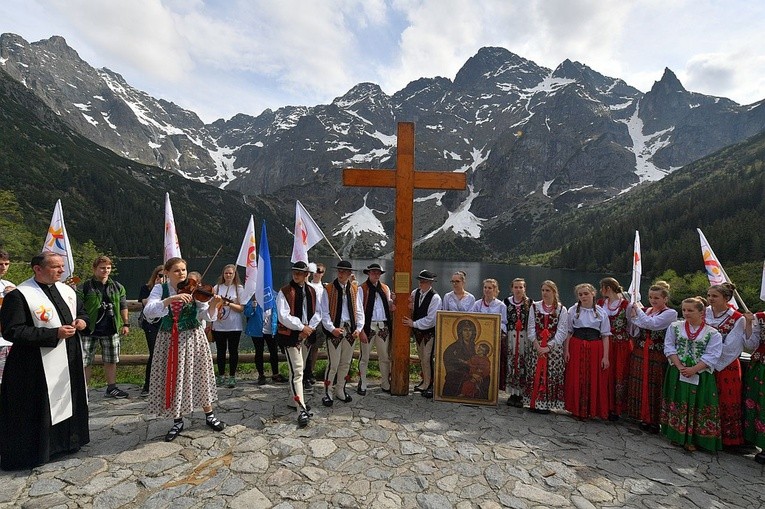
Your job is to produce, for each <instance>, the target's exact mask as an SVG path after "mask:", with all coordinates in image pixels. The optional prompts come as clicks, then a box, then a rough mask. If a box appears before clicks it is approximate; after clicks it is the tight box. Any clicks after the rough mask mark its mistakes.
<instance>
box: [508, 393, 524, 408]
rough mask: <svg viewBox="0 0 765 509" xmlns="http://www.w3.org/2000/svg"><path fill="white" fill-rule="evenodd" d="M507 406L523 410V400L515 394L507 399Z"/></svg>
mask: <svg viewBox="0 0 765 509" xmlns="http://www.w3.org/2000/svg"><path fill="white" fill-rule="evenodd" d="M507 406H511V407H515V408H523V398H521V397H520V396H518V395H517V394H514V395H513V396H510V397H509V398H507Z"/></svg>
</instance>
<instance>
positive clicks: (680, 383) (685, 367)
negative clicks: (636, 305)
mask: <svg viewBox="0 0 765 509" xmlns="http://www.w3.org/2000/svg"><path fill="white" fill-rule="evenodd" d="M705 304H706V303H705V301H704V299H702V298H701V297H690V298H688V299H685V300H684V301H683V304H682V306H683V308H682V309H683V318H684V320H678V321H676V322H673V323H672V324H671V325H670V326H669V328H668V329H667V335H666V337H665V338H664V354H665V355H666V356H667V360H669V369H667V376H666V377H665V379H664V389H663V395H664V399H663V401H662V404H661V433H662V435H664V436H666V437H667V438H669V439H670V440H671V441H672V443H673V444H675V445H681V446H683V447H685V449H686V450H688V451H695V450H696V447H697V446H698V447H701V448H703V449H706V450H708V451H719V450H721V449H722V440H721V439H720V412H719V405H718V396H717V385H716V384H715V377H714V375H712V371H713V369H714V368H713V366H716V365H717V363H718V362H719V361H720V354H721V353H722V350H723V347H722V336H721V335H720V333H719V332H717V330H715V328H714V327H710V326H709V325H707V323H706V321H705V320H704V306H705Z"/></svg>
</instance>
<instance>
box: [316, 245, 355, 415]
mask: <svg viewBox="0 0 765 509" xmlns="http://www.w3.org/2000/svg"><path fill="white" fill-rule="evenodd" d="M335 268H336V269H337V278H335V280H334V281H332V282H331V283H327V284H326V285H325V286H324V288H325V291H324V295H323V297H322V306H321V308H322V324H323V325H324V330H326V331H327V356H328V357H329V359H328V361H327V369H326V370H325V371H324V397H323V398H322V400H321V402H322V404H323V405H324V406H332V404H333V403H334V398H337V399H338V400H339V401H342V402H344V403H350V402H351V401H352V399H353V398H351V397H350V396H349V395H348V393H347V392H346V391H345V385H346V383H347V382H348V371H349V370H350V367H351V360H352V359H353V345H354V343H355V342H356V338H358V337H359V333H360V332H361V331H362V329H363V327H364V312H363V309H362V303H361V297H360V295H359V292H358V284H356V283H355V282H351V280H350V279H351V273H352V272H353V267H352V265H351V263H350V262H348V261H345V260H342V261H340V262H338V264H337V266H336V267H335ZM333 396H334V398H333Z"/></svg>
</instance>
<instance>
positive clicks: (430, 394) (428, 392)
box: [421, 389, 433, 399]
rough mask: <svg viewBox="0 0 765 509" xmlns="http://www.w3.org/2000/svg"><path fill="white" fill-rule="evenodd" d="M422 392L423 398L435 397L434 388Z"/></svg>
mask: <svg viewBox="0 0 765 509" xmlns="http://www.w3.org/2000/svg"><path fill="white" fill-rule="evenodd" d="M421 394H422V397H423V398H428V399H431V398H432V397H433V389H425V390H424V391H422V393H421Z"/></svg>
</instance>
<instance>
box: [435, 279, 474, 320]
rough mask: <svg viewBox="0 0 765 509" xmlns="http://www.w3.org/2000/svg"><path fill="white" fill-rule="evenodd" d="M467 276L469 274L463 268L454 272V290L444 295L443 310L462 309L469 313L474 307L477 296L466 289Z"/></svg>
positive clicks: (452, 280) (452, 281)
mask: <svg viewBox="0 0 765 509" xmlns="http://www.w3.org/2000/svg"><path fill="white" fill-rule="evenodd" d="M466 278H467V274H465V272H463V271H461V270H458V271H457V272H455V273H454V274H452V278H451V283H452V291H451V292H449V293H447V294H446V295H444V299H443V300H442V301H441V309H442V310H443V311H462V312H465V313H469V312H470V310H471V309H473V304H475V297H473V294H472V293H470V292H468V291H467V290H465V279H466Z"/></svg>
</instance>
